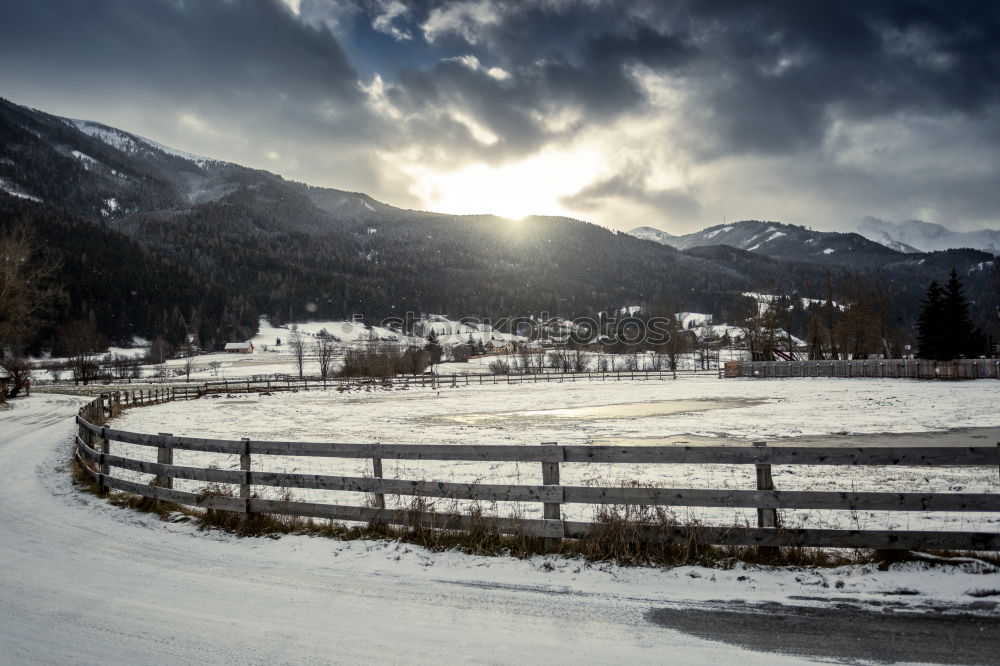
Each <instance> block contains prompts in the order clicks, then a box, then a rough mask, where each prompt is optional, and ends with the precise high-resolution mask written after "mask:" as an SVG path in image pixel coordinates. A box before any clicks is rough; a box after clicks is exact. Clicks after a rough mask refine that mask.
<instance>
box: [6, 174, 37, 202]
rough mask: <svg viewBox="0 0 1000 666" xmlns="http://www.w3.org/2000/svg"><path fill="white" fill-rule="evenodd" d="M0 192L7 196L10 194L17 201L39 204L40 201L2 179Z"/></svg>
mask: <svg viewBox="0 0 1000 666" xmlns="http://www.w3.org/2000/svg"><path fill="white" fill-rule="evenodd" d="M0 190H3V191H4V192H6V193H7V194H11V195H13V196H15V197H17V198H19V199H27V200H29V201H38V202H41V199H39V198H38V197H35V196H32V195H30V194H28V193H27V192H25V191H23V190H22V189H21V188H20V187H19V186H18V185H17V184H16V183H12V182H10V181H9V180H4V179H3V178H0Z"/></svg>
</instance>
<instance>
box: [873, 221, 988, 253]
mask: <svg viewBox="0 0 1000 666" xmlns="http://www.w3.org/2000/svg"><path fill="white" fill-rule="evenodd" d="M858 232H859V233H860V234H861V235H862V236H864V237H865V238H868V239H871V240H873V241H875V242H876V243H882V244H883V245H885V246H886V247H891V248H893V249H897V250H899V251H901V252H935V251H938V250H948V249H953V248H965V247H967V248H973V249H976V250H983V251H985V252H992V253H993V254H1000V230H997V229H980V230H978V231H951V230H950V229H946V228H945V227H942V226H941V225H940V224H931V223H930V222H921V221H920V220H908V221H906V222H887V221H885V220H880V219H878V218H875V217H866V218H865V219H864V220H862V221H861V225H860V226H859V227H858Z"/></svg>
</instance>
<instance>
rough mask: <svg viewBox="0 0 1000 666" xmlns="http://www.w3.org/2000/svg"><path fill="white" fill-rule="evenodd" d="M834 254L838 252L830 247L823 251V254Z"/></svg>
mask: <svg viewBox="0 0 1000 666" xmlns="http://www.w3.org/2000/svg"><path fill="white" fill-rule="evenodd" d="M834 252H836V250H834V249H833V248H832V247H828V248H826V249H825V250H823V254H833V253H834Z"/></svg>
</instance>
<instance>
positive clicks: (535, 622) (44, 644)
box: [0, 383, 1000, 665]
mask: <svg viewBox="0 0 1000 666" xmlns="http://www.w3.org/2000/svg"><path fill="white" fill-rule="evenodd" d="M762 384H763V383H762ZM678 385H683V384H681V383H679V384H678ZM687 386H688V387H689V388H690V389H694V388H695V384H694V383H691V384H688V385H687ZM629 390H630V391H631V390H632V389H629ZM744 390H749V386H745V387H744ZM445 393H446V392H445V391H442V397H441V400H448V399H449V398H447V397H445ZM466 395H469V394H466ZM480 395H482V396H487V395H492V396H493V397H494V398H497V394H496V393H494V392H492V391H483V392H481V393H480ZM289 397H291V398H294V397H305V396H303V394H299V395H298V396H289ZM308 397H309V398H312V397H313V395H312V394H310V395H309V396H308ZM386 397H387V396H380V395H376V394H369V395H360V396H359V395H352V396H332V395H331V396H327V398H328V399H330V400H331V402H333V401H334V400H335V399H341V400H343V401H344V402H345V403H346V402H348V401H352V402H354V403H355V404H356V403H358V402H361V401H365V400H370V401H373V404H372V405H369V406H373V405H374V404H375V402H377V401H382V400H384V399H386ZM264 399H265V400H266V399H267V398H264ZM406 399H407V400H411V401H412V402H409V403H408V404H410V405H413V406H416V405H417V404H418V403H419V402H420V401H421V400H422V399H423V400H437V398H436V396H433V397H432V396H423V398H409V397H407V398H406ZM451 399H455V400H469V399H470V398H459V397H458V395H457V394H456V397H455V398H451ZM967 401H968V396H966V402H967ZM595 402H596V400H595ZM80 404H82V400H81V399H79V398H75V397H70V396H56V395H33V396H31V397H30V398H24V399H18V400H16V401H14V402H13V404H11V405H9V406H6V407H3V408H0V469H3V470H4V477H3V480H4V481H3V483H2V484H0V527H2V531H3V537H2V538H0V561H2V562H3V566H2V567H0V598H2V600H3V603H0V663H3V664H26V663H27V664H55V663H81V664H89V663H101V664H137V663H232V664H236V663H239V664H275V663H295V664H312V663H317V664H318V663H367V662H371V661H379V662H382V663H431V662H433V663H437V664H440V663H442V662H446V663H447V662H461V663H470V662H475V663H496V664H509V663H515V662H521V661H527V660H532V661H544V662H546V663H573V664H587V663H609V662H616V663H629V664H632V663H636V664H639V663H664V662H670V663H683V664H726V663H736V662H739V663H741V664H748V665H749V664H768V665H771V664H795V663H802V662H803V661H804V658H803V657H802V656H795V655H794V654H792V655H788V654H775V653H771V652H767V653H765V652H752V651H749V650H747V649H743V648H740V647H738V646H735V645H730V644H726V643H719V642H713V641H710V640H706V639H702V638H697V637H695V636H691V635H689V634H684V633H680V632H678V631H675V630H673V629H668V628H664V627H662V626H659V625H657V624H655V623H654V622H652V621H651V620H650V613H651V612H653V611H655V610H657V609H662V608H672V609H684V610H697V609H703V608H709V607H716V606H718V604H720V603H731V604H735V602H739V605H732V607H733V608H738V609H739V610H741V611H743V612H749V613H754V612H761V613H771V612H773V607H772V606H768V605H767V604H769V603H780V604H783V605H784V606H783V607H799V608H801V607H808V608H814V609H827V610H828V611H829V612H831V613H840V612H841V611H840V610H839V609H841V608H843V607H844V606H845V604H846V605H851V606H856V607H860V608H863V609H869V610H874V611H875V612H876V613H878V612H879V611H880V610H881V609H887V610H888V611H891V612H893V613H894V614H896V616H897V617H898V616H899V613H901V612H903V611H907V612H915V613H918V614H925V615H933V616H934V617H935V618H937V617H941V616H942V615H944V616H945V617H952V616H954V615H955V614H956V613H965V614H978V615H980V616H982V615H986V616H990V617H992V618H996V617H997V615H998V611H997V606H996V604H995V603H993V602H992V601H991V597H989V596H985V597H984V596H983V595H984V594H986V593H989V591H990V590H994V591H995V590H997V589H1000V580H998V579H1000V576H998V575H997V574H995V573H993V574H985V575H984V574H982V573H979V572H981V571H982V566H981V565H979V564H976V563H969V564H967V565H963V566H960V567H928V566H927V565H923V564H906V565H894V566H893V567H892V568H891V570H890V571H878V570H876V569H875V568H874V567H872V566H869V565H865V566H855V567H842V568H837V569H778V570H773V569H770V568H767V567H752V566H742V565H738V566H737V567H736V568H734V569H731V570H713V569H703V568H698V567H681V568H676V569H670V570H660V569H644V568H634V569H623V568H619V567H616V566H609V565H603V566H587V565H586V564H584V563H582V562H580V561H578V560H566V559H562V558H559V557H535V558H532V559H530V560H524V561H521V560H515V559H512V558H504V557H473V556H466V555H461V554H458V553H438V554H435V553H430V552H428V551H426V550H424V549H421V548H418V547H414V546H409V545H407V544H398V543H393V542H372V541H351V542H341V541H335V540H327V539H318V538H310V537H305V536H289V537H282V538H281V539H278V540H272V539H260V538H258V539H252V538H251V539H237V538H234V537H232V536H229V535H226V534H222V533H218V532H200V531H198V530H197V529H196V528H195V527H194V526H192V525H190V524H187V523H170V522H161V521H159V520H158V519H156V518H153V517H151V516H148V515H145V514H137V513H135V512H133V511H130V510H128V509H122V508H116V507H113V506H111V505H110V504H108V503H107V502H105V501H104V500H101V499H99V498H96V497H94V496H91V495H85V494H81V493H80V492H79V491H77V490H76V489H75V488H73V487H72V485H71V484H70V481H69V475H68V471H67V466H66V461H67V459H68V457H69V455H70V451H71V441H72V434H73V430H74V425H73V423H72V416H73V414H75V412H76V409H77V407H78V406H79V405H80ZM539 406H543V405H539V404H535V405H533V407H539ZM544 406H548V405H544ZM171 407H172V406H171ZM235 407H236V404H235V403H234V402H228V403H227V402H223V401H216V402H215V403H210V402H208V401H205V403H204V409H205V410H206V411H205V413H206V414H214V415H217V416H220V417H221V416H222V415H223V414H229V413H232V409H234V408H235ZM264 411H265V412H270V411H271V410H264ZM337 413H338V414H340V415H346V414H347V410H344V409H337ZM142 414H146V415H149V416H150V417H155V416H156V415H158V414H159V415H161V416H162V417H165V416H166V408H164V409H161V408H149V409H143V410H135V411H134V412H132V413H131V414H129V415H128V416H127V417H126V419H122V422H124V421H126V420H127V419H133V418H136V417H139V416H140V415H142ZM369 414H370V412H369ZM288 416H289V418H288V420H289V421H292V420H294V417H293V415H288ZM318 420H319V419H318V418H313V421H314V422H315V421H318ZM172 422H173V423H175V424H176V423H178V422H177V420H176V417H175V420H173V421H172ZM247 425H248V426H250V425H254V424H253V423H252V421H251V422H249V423H247ZM229 427H235V424H231V425H230V426H229ZM267 427H273V425H272V426H265V429H266V428H267ZM442 427H444V426H442ZM328 428H330V430H331V431H332V430H333V429H335V425H334V424H330V425H329V426H328ZM351 428H354V429H358V428H360V426H358V425H352V426H351ZM153 430H155V428H153ZM359 432H360V431H359ZM412 434H413V435H414V436H420V437H423V434H422V433H421V432H420V431H419V429H418V430H417V431H416V432H414V433H412ZM994 472H995V471H994ZM720 600H728V601H720ZM875 617H878V615H876V616H875ZM914 621H916V620H914ZM991 621H993V620H991ZM828 640H830V641H833V642H842V643H844V644H850V642H851V640H852V639H851V637H850V636H848V635H836V634H833V635H830V636H829V639H828ZM982 640H983V641H984V643H983V644H982V646H981V648H982V654H988V653H989V648H988V645H989V642H990V641H991V640H992V636H984V637H983V639H982ZM768 649H773V650H777V651H781V650H782V649H783V642H782V638H781V632H780V631H776V632H775V634H774V642H773V645H771V646H769V648H768ZM889 651H890V653H891V651H892V647H891V646H890V647H889Z"/></svg>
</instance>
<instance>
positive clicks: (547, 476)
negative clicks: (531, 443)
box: [542, 442, 562, 552]
mask: <svg viewBox="0 0 1000 666" xmlns="http://www.w3.org/2000/svg"><path fill="white" fill-rule="evenodd" d="M542 446H558V443H557V442H542ZM559 451H560V453H561V452H562V450H561V449H560V450H559ZM542 485H543V486H558V485H559V462H558V461H545V462H543V463H542ZM559 490H560V493H559V495H560V499H561V498H562V488H560V489H559ZM542 517H543V518H545V519H546V520H562V503H561V502H545V503H544V504H543V505H542ZM561 543H562V538H561V537H545V539H544V541H543V544H544V547H545V550H547V551H549V552H556V551H558V550H559V546H560V544H561Z"/></svg>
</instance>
